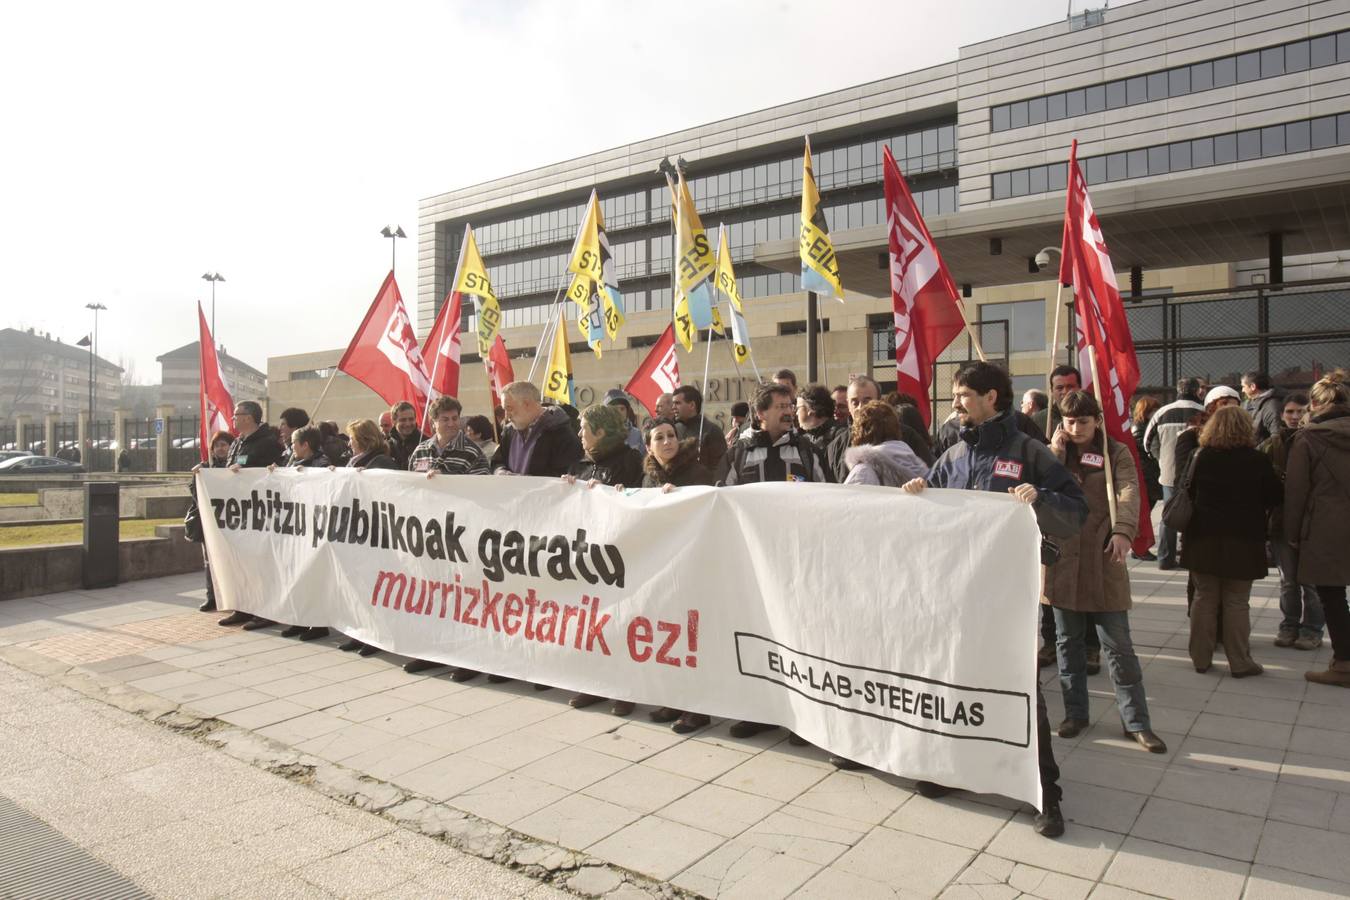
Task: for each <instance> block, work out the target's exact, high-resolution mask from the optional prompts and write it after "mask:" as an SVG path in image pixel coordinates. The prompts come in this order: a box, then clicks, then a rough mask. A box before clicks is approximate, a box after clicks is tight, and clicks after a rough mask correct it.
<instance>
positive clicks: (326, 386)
mask: <svg viewBox="0 0 1350 900" xmlns="http://www.w3.org/2000/svg"><path fill="white" fill-rule="evenodd" d="M338 362H341V360H339V361H338ZM337 373H338V367H337V363H334V364H333V374H332V375H329V376H328V381H327V382H326V383H325V384H324V386H323V393H321V394H319V402H318V403H315V404H314V409H313V411H312V412H310V414H309V418H310V420H311V421H316V420H317V417H318V415H319V407H321V406H323V398H324V397H327V396H328V389H329V388H330V387H332V386H333V379H334V378H336V377H337Z"/></svg>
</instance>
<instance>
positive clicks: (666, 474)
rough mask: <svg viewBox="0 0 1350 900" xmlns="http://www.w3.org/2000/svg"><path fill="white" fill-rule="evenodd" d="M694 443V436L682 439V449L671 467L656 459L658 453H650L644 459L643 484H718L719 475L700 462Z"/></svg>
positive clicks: (688, 485)
mask: <svg viewBox="0 0 1350 900" xmlns="http://www.w3.org/2000/svg"><path fill="white" fill-rule="evenodd" d="M694 443H695V441H694V439H693V438H690V439H689V440H687V441H682V442H681V443H680V451H679V452H678V453H676V454H675V458H674V459H672V460H671V461H670V466H669V467H667V466H663V465H661V463H659V462H658V461H657V459H656V454H654V453H648V454H647V456H646V457H645V458H644V459H643V460H642V470H643V477H642V486H643V487H645V488H653V487H661V486H662V485H666V484H673V485H675V486H676V487H692V486H693V485H699V484H705V485H708V486H709V487H711V486H712V485H714V484H716V483H717V476H715V475H713V473H712V472H711V470H709V469H708V468H707V467H706V466H705V465H703V463H701V462H699V460H698V449H697V448H696V447H695V446H694Z"/></svg>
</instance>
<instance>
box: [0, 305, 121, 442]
mask: <svg viewBox="0 0 1350 900" xmlns="http://www.w3.org/2000/svg"><path fill="white" fill-rule="evenodd" d="M90 356H91V354H90V351H89V350H87V349H85V348H83V347H79V346H76V345H75V344H67V343H64V342H63V341H61V340H60V339H59V338H53V337H52V336H51V335H50V334H45V333H42V332H38V331H34V330H33V329H31V328H30V329H28V330H27V331H20V330H18V329H16V328H3V329H0V424H10V423H12V422H13V420H15V419H17V418H19V417H26V418H27V419H28V420H29V421H30V422H32V423H36V424H37V425H39V426H40V425H41V424H42V423H43V421H44V420H45V419H46V417H47V415H49V414H54V415H56V416H57V418H58V419H59V420H60V421H62V422H74V421H75V420H76V418H77V417H78V415H79V414H80V413H82V412H86V411H88V409H89V399H90V396H89V372H90ZM92 368H93V373H94V398H93V399H94V408H95V409H96V410H97V411H99V412H100V414H102V415H106V416H107V418H109V419H111V418H112V413H113V409H114V408H115V407H116V406H117V405H118V402H119V400H120V399H121V394H122V367H121V366H118V365H115V364H114V363H111V362H109V361H108V360H106V359H103V358H102V357H98V356H94V357H93V367H92Z"/></svg>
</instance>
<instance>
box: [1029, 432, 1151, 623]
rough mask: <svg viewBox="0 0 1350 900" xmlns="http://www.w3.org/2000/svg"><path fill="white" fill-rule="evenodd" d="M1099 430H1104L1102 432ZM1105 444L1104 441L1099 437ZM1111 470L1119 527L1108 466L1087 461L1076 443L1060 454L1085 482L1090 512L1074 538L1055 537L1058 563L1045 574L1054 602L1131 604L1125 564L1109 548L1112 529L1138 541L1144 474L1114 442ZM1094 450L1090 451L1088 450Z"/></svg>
mask: <svg viewBox="0 0 1350 900" xmlns="http://www.w3.org/2000/svg"><path fill="white" fill-rule="evenodd" d="M1099 434H1100V432H1099ZM1094 443H1095V445H1096V447H1097V448H1100V446H1101V444H1100V443H1099V442H1094ZM1110 445H1111V472H1112V474H1113V475H1114V476H1115V481H1116V526H1115V528H1112V527H1111V509H1110V506H1109V505H1108V503H1107V501H1106V470H1105V469H1104V468H1097V467H1093V466H1089V465H1085V464H1084V463H1083V461H1082V458H1081V454H1080V453H1079V452H1078V450H1077V448H1074V447H1070V448H1069V451H1068V453H1067V457H1068V458H1067V459H1066V458H1065V457H1066V454H1064V453H1056V454H1055V456H1056V458H1058V459H1059V461H1060V462H1062V463H1064V467H1065V468H1066V469H1068V470H1069V474H1071V475H1073V477H1074V479H1075V480H1076V481H1077V482H1078V483H1079V484H1080V485H1081V486H1082V488H1083V495H1084V496H1085V497H1086V498H1087V504H1088V517H1087V521H1086V522H1085V523H1084V524H1083V529H1082V530H1081V531H1079V532H1078V534H1077V535H1075V536H1074V537H1072V538H1068V539H1063V538H1056V539H1055V540H1056V543H1058V544H1059V546H1060V557H1059V562H1057V563H1055V564H1054V565H1053V566H1051V567H1050V570H1049V573H1048V575H1047V577H1046V585H1045V587H1046V591H1045V599H1046V600H1047V601H1048V602H1049V603H1050V605H1051V606H1057V607H1059V608H1060V609H1069V610H1074V611H1075V612H1085V613H1086V612H1124V611H1125V610H1127V609H1129V608H1130V605H1131V600H1130V576H1129V573H1128V572H1127V571H1126V569H1125V564H1124V563H1113V562H1111V561H1110V560H1109V559H1108V558H1107V556H1106V553H1105V552H1104V551H1105V548H1106V542H1107V540H1108V539H1109V538H1110V536H1111V535H1112V534H1119V535H1123V536H1124V537H1125V538H1126V540H1129V541H1131V542H1133V541H1134V534H1135V531H1136V530H1137V529H1138V525H1139V473H1138V471H1137V470H1136V469H1135V465H1134V457H1132V456H1131V455H1130V450H1129V448H1128V447H1126V446H1125V445H1124V444H1118V443H1116V442H1115V441H1111V444H1110ZM1087 452H1089V453H1091V452H1093V451H1091V450H1089V451H1087Z"/></svg>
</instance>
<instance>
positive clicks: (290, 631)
mask: <svg viewBox="0 0 1350 900" xmlns="http://www.w3.org/2000/svg"><path fill="white" fill-rule="evenodd" d="M306 630H307V629H306V628H305V626H303V625H287V626H286V627H285V628H283V629H281V636H282V637H299V636H300V635H302V634H304V633H305V631H306Z"/></svg>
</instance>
